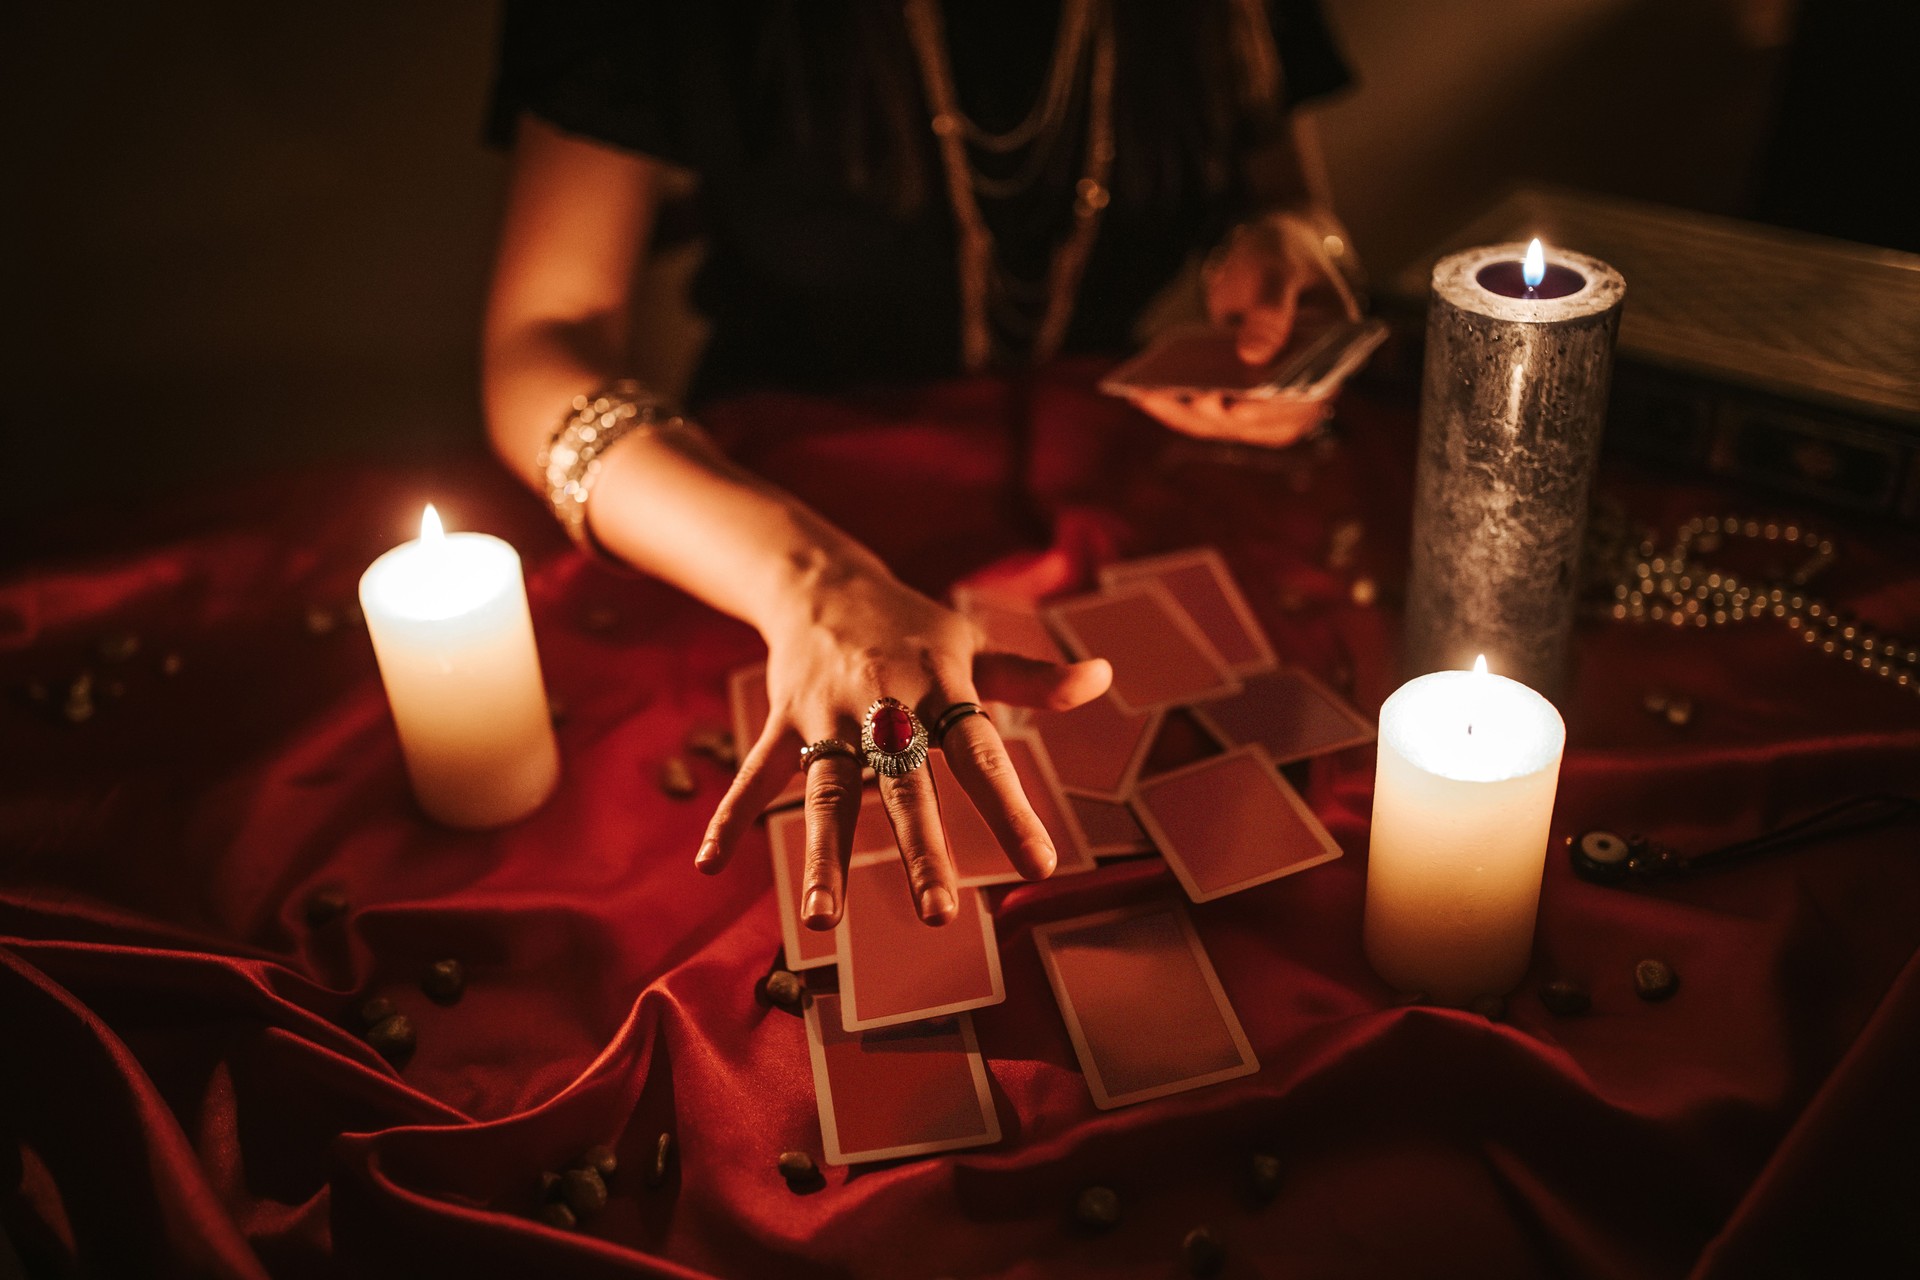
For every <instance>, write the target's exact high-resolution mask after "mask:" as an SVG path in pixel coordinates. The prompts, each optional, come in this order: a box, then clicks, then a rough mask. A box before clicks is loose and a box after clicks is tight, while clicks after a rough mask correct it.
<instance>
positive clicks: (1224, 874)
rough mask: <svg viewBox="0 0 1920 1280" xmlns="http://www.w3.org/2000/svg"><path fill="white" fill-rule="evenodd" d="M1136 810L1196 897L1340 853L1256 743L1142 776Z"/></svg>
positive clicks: (1286, 872)
mask: <svg viewBox="0 0 1920 1280" xmlns="http://www.w3.org/2000/svg"><path fill="white" fill-rule="evenodd" d="M1133 810H1134V812H1135V813H1137V814H1138V815H1139V816H1140V825H1141V826H1143V827H1145V828H1146V831H1147V834H1148V835H1149V836H1151V837H1152V838H1153V843H1154V844H1155V845H1157V846H1158V847H1159V849H1160V854H1161V856H1162V857H1164V858H1165V859H1166V860H1167V865H1168V866H1170V867H1172V868H1173V874H1174V875H1175V876H1177V877H1178V878H1179V880H1180V883H1181V885H1182V886H1183V887H1185V889H1186V891H1187V896H1188V897H1189V898H1191V899H1193V900H1194V901H1195V902H1209V901H1211V900H1213V899H1214V898H1221V897H1225V896H1226V895H1227V894H1229V893H1238V892H1239V891H1240V890H1242V889H1250V888H1252V887H1253V886H1254V885H1257V884H1265V883H1266V882H1267V881H1269V880H1277V879H1279V878H1280V877H1281V876H1284V875H1291V874H1292V873H1293V872H1295V871H1303V870H1305V869H1306V868H1308V867H1312V866H1318V865H1319V864H1320V863H1322V862H1331V861H1332V860H1333V859H1335V858H1337V857H1339V856H1340V846H1339V845H1337V844H1335V843H1334V841H1333V837H1332V836H1330V835H1328V834H1327V829H1326V828H1325V827H1323V826H1321V825H1320V820H1319V819H1318V818H1316V817H1314V816H1313V811H1312V810H1311V809H1309V808H1307V804H1306V801H1304V800H1302V799H1301V798H1300V796H1299V795H1298V793H1296V792H1295V791H1294V789H1293V788H1292V787H1290V786H1288V785H1287V781H1286V779H1284V778H1282V777H1281V776H1280V774H1279V771H1278V770H1276V769H1275V768H1274V767H1273V762H1272V761H1271V760H1268V759H1267V757H1266V755H1265V753H1263V752H1262V751H1261V750H1260V748H1258V747H1236V748H1235V749H1234V750H1232V751H1229V752H1227V753H1226V754H1225V755H1221V756H1214V757H1212V758H1211V759H1207V760H1202V761H1200V762H1199V763H1198V764H1190V765H1187V766H1186V767H1185V768H1181V769H1175V770H1174V771H1173V772H1171V773H1163V774H1161V775H1160V776H1159V777H1156V778H1149V779H1147V780H1146V781H1145V782H1142V783H1141V784H1140V785H1139V787H1138V788H1137V789H1136V790H1135V791H1134V796H1133Z"/></svg>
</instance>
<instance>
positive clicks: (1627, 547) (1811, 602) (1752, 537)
mask: <svg viewBox="0 0 1920 1280" xmlns="http://www.w3.org/2000/svg"><path fill="white" fill-rule="evenodd" d="M1733 540H1744V541H1748V542H1756V543H1761V544H1770V545H1773V546H1777V547H1784V548H1792V549H1795V550H1798V551H1800V552H1803V553H1805V559H1803V560H1802V561H1801V563H1800V564H1799V565H1797V566H1795V567H1794V568H1792V569H1791V570H1787V571H1786V572H1785V573H1784V575H1783V576H1782V578H1781V580H1780V581H1778V582H1768V583H1766V584H1765V585H1758V584H1755V583H1752V582H1749V581H1747V580H1746V579H1744V578H1742V577H1740V576H1739V575H1737V574H1735V573H1732V572H1730V571H1729V570H1726V569H1716V568H1714V567H1712V566H1711V565H1708V564H1706V563H1704V562H1703V560H1702V559H1701V557H1703V556H1709V555H1712V554H1714V553H1715V552H1717V551H1719V550H1721V548H1722V547H1724V546H1725V545H1726V544H1727V543H1728V542H1729V541H1733ZM1599 542H1600V544H1601V546H1602V547H1605V546H1606V544H1607V542H1608V539H1607V538H1606V537H1605V536H1604V535H1603V536H1602V537H1601V538H1600V539H1599ZM1607 550H1610V551H1611V552H1612V558H1613V563H1612V564H1611V565H1605V566H1602V571H1603V572H1604V573H1606V574H1607V575H1608V578H1609V579H1610V582H1611V594H1612V599H1611V600H1610V601H1608V602H1607V603H1605V604H1603V605H1602V606H1601V609H1602V612H1603V614H1604V616H1607V617H1611V618H1615V619H1618V620H1620V621H1625V622H1652V623H1664V624H1666V625H1668V626H1673V627H1712V626H1727V625H1731V624H1733V623H1738V622H1745V621H1748V620H1750V619H1756V618H1776V619H1779V620H1780V621H1782V622H1784V623H1786V625H1787V626H1788V627H1790V628H1791V629H1792V630H1793V631H1794V632H1795V633H1797V634H1798V635H1799V637H1800V638H1801V640H1803V641H1805V642H1806V644H1807V645H1808V646H1809V647H1811V648H1812V649H1813V650H1814V651H1815V652H1817V653H1822V654H1825V655H1827V656H1828V657H1831V658H1834V659H1836V660H1838V661H1840V662H1844V663H1846V664H1847V665H1848V666H1851V667H1857V668H1859V669H1860V670H1862V671H1865V672H1867V673H1868V674H1870V675H1874V676H1877V677H1879V678H1880V679H1882V680H1885V681H1887V682H1888V683H1889V684H1892V685H1894V686H1896V687H1897V688H1900V689H1904V690H1906V691H1907V692H1908V693H1914V694H1920V645H1915V644H1912V643H1910V642H1908V641H1904V640H1901V639H1898V638H1897V637H1894V636H1889V635H1885V634H1883V633H1881V632H1877V631H1875V630H1873V629H1872V628H1871V627H1868V626H1866V625H1865V624H1863V623H1860V622H1858V621H1855V620H1852V619H1849V618H1847V617H1845V616H1844V615H1842V614H1840V613H1839V612H1837V611H1836V610H1835V609H1834V608H1833V606H1832V605H1830V604H1828V603H1827V602H1826V601H1824V600H1821V599H1819V598H1817V597H1815V596H1813V595H1810V594H1808V592H1807V590H1806V588H1807V587H1808V586H1809V585H1810V584H1811V583H1812V582H1813V580H1814V579H1815V578H1816V577H1818V576H1819V574H1820V573H1822V572H1823V571H1824V570H1825V569H1826V568H1827V567H1828V566H1829V565H1831V564H1832V563H1833V560H1834V554H1835V552H1834V545H1833V540H1832V539H1831V538H1827V537H1825V536H1822V535H1820V534H1817V533H1815V532H1813V531H1812V530H1809V529H1806V528H1804V527H1802V526H1801V525H1798V524H1795V523H1792V522H1788V521H1777V520H1754V519H1746V518H1742V517H1740V516H1738V515H1729V516H1696V517H1694V518H1693V519H1691V520H1689V521H1687V522H1686V523H1685V524H1683V525H1681V526H1680V529H1679V532H1678V533H1677V535H1676V536H1675V538H1674V542H1673V545H1672V546H1671V547H1669V548H1667V549H1666V550H1664V551H1662V549H1661V548H1660V547H1659V545H1658V544H1657V543H1656V542H1655V541H1654V540H1653V539H1652V537H1650V536H1647V533H1646V532H1645V531H1643V532H1642V533H1641V535H1640V536H1639V537H1638V538H1637V539H1634V538H1620V537H1618V536H1617V535H1616V538H1615V540H1614V541H1613V545H1612V546H1611V547H1610V548H1607ZM1601 554H1602V555H1603V556H1605V555H1606V554H1607V551H1606V550H1603V551H1602V553H1601Z"/></svg>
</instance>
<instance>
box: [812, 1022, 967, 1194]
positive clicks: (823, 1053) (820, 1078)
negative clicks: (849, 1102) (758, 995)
mask: <svg viewBox="0 0 1920 1280" xmlns="http://www.w3.org/2000/svg"><path fill="white" fill-rule="evenodd" d="M821 995H831V996H833V997H834V998H835V999H836V1000H838V999H840V996H839V993H837V992H821V993H819V994H816V995H809V996H808V997H807V1006H806V1010H805V1017H806V1020H807V1058H808V1060H809V1061H810V1062H811V1063H812V1065H813V1106H814V1111H815V1112H816V1113H817V1114H818V1115H819V1118H820V1145H821V1148H822V1151H823V1152H824V1154H825V1155H826V1158H827V1163H828V1164H832V1165H840V1166H842V1167H845V1166H847V1165H855V1164H867V1163H870V1162H872V1161H875V1160H899V1159H903V1158H906V1157H909V1156H928V1155H933V1154H935V1153H936V1152H941V1151H960V1150H964V1149H966V1148H969V1147H987V1146H992V1145H993V1144H994V1143H996V1142H998V1141H1000V1139H1001V1136H1002V1134H1001V1130H1000V1110H999V1108H997V1107H995V1106H994V1105H993V1090H992V1088H991V1087H990V1086H989V1085H988V1083H987V1062H986V1059H985V1058H984V1057H982V1056H981V1053H980V1040H979V1037H978V1036H976V1035H975V1034H974V1030H973V1015H972V1014H968V1013H960V1014H955V1015H954V1018H955V1020H956V1021H957V1022H958V1023H959V1024H960V1039H961V1042H962V1043H963V1044H965V1045H966V1049H967V1066H968V1068H969V1069H970V1070H971V1071H972V1073H973V1088H974V1093H975V1096H976V1097H977V1098H978V1099H979V1102H980V1114H981V1116H982V1117H983V1118H984V1119H985V1120H986V1124H987V1127H986V1129H985V1130H984V1131H983V1132H982V1133H980V1134H978V1135H967V1136H963V1137H959V1138H942V1139H941V1140H940V1141H938V1142H909V1143H903V1144H902V1145H900V1146H897V1147H878V1148H875V1149H873V1150H871V1151H855V1152H851V1153H850V1152H847V1151H843V1150H842V1149H841V1147H840V1115H839V1111H840V1108H839V1104H838V1103H837V1102H835V1101H834V1098H833V1088H832V1078H831V1077H830V1076H829V1075H828V1073H827V1046H826V1043H825V1041H824V1039H823V1038H822V1036H821V1034H820V1013H819V1009H818V1007H817V1004H816V1002H817V1001H818V1000H819V998H820V996H821ZM842 1007H844V1005H843V1006H842ZM852 1034H859V1033H857V1032H856V1033H852Z"/></svg>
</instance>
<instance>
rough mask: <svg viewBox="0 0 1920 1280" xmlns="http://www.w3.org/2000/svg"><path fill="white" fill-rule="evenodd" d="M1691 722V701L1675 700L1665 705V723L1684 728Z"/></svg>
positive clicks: (1689, 699) (1686, 699) (1685, 699)
mask: <svg viewBox="0 0 1920 1280" xmlns="http://www.w3.org/2000/svg"><path fill="white" fill-rule="evenodd" d="M1692 720H1693V699H1691V698H1675V699H1674V700H1673V701H1672V702H1669V703H1668V704H1667V723H1668V724H1670V725H1674V726H1676V727H1684V726H1685V725H1687V724H1690V723H1691V722H1692Z"/></svg>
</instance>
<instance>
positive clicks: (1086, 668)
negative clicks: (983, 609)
mask: <svg viewBox="0 0 1920 1280" xmlns="http://www.w3.org/2000/svg"><path fill="white" fill-rule="evenodd" d="M973 683H974V687H975V688H977V689H978V690H979V691H980V697H981V698H983V699H985V700H986V701H988V702H1004V703H1007V704H1008V705H1010V706H1016V707H1039V708H1042V709H1043V710H1047V711H1070V710H1072V709H1073V708H1074V707H1077V706H1079V705H1080V704H1081V703H1083V702H1090V701H1092V700H1093V699H1094V698H1097V697H1099V696H1100V695H1101V694H1103V693H1105V692H1106V691H1107V686H1108V685H1110V684H1112V683H1113V664H1111V663H1109V662H1108V661H1107V660H1106V659H1105V658H1089V659H1087V660H1086V661H1085V662H1043V661H1041V660H1040V659H1038V658H1026V657H1022V656H1021V655H1019V654H1017V653H991V652H988V653H976V654H974V655H973ZM978 719H980V717H979V716H968V717H967V719H966V720H963V721H961V722H960V723H961V724H966V723H968V721H972V720H978ZM959 732H960V729H959V726H957V725H956V726H955V727H954V728H953V729H952V730H950V731H948V733H947V737H948V738H949V739H952V738H954V737H955V735H957V734H958V733H959ZM995 737H996V739H997V738H998V735H997V734H996V735H995ZM1003 754H1004V753H1003ZM968 789H969V790H972V788H968Z"/></svg>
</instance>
